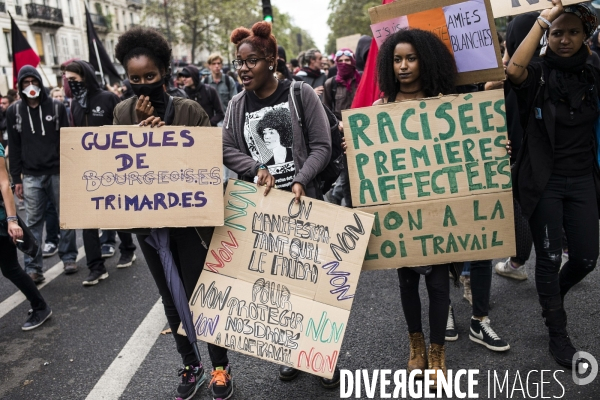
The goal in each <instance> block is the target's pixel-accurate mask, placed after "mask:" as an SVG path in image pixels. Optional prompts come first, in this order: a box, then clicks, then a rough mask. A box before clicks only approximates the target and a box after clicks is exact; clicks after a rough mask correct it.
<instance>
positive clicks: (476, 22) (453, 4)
mask: <svg viewBox="0 0 600 400" xmlns="http://www.w3.org/2000/svg"><path fill="white" fill-rule="evenodd" d="M369 14H370V17H371V22H372V25H371V30H372V31H373V37H374V38H375V40H376V42H377V44H378V45H379V46H381V44H382V43H383V42H384V41H385V40H386V39H387V38H388V37H389V36H390V35H392V34H394V33H395V32H397V31H398V30H400V29H407V28H417V29H422V30H426V31H429V32H432V33H433V34H435V35H436V36H438V37H439V38H440V39H441V40H442V42H444V43H445V44H446V46H447V47H448V49H449V50H450V52H451V53H452V54H453V55H454V59H455V61H456V67H457V69H458V82H457V84H458V85H465V84H469V83H478V82H486V81H494V80H502V79H504V68H503V66H502V61H501V59H500V44H499V43H498V37H497V34H496V26H495V24H494V19H493V16H492V11H491V6H490V0H432V1H422V0H403V1H397V2H393V3H390V4H386V5H383V6H379V7H374V8H371V9H369ZM390 62H391V60H390Z"/></svg>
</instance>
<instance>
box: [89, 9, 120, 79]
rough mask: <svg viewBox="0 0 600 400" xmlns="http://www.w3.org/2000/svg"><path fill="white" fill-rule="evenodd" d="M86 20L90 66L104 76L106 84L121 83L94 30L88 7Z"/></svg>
mask: <svg viewBox="0 0 600 400" xmlns="http://www.w3.org/2000/svg"><path fill="white" fill-rule="evenodd" d="M85 20H86V22H87V39H88V49H89V54H88V60H89V61H90V64H92V66H93V67H94V69H95V70H96V71H98V72H100V75H102V78H103V79H104V80H105V83H106V84H109V83H115V82H120V81H121V77H120V76H119V73H118V72H117V70H116V69H115V66H114V65H113V63H112V61H111V60H110V57H108V53H107V52H106V49H105V48H104V46H103V45H102V42H101V41H100V38H99V37H98V34H97V33H96V30H95V29H94V24H93V23H92V17H91V16H90V12H89V11H88V9H87V7H85Z"/></svg>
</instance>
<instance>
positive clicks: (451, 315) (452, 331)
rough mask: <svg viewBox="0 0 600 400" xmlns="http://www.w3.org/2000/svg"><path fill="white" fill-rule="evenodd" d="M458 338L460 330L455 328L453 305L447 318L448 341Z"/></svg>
mask: <svg viewBox="0 0 600 400" xmlns="http://www.w3.org/2000/svg"><path fill="white" fill-rule="evenodd" d="M457 339H458V332H456V329H455V328H454V310H453V309H452V306H450V307H449V309H448V319H447V320H446V341H447V342H454V341H455V340H457Z"/></svg>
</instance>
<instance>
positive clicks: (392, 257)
mask: <svg viewBox="0 0 600 400" xmlns="http://www.w3.org/2000/svg"><path fill="white" fill-rule="evenodd" d="M342 115H343V118H344V126H347V127H348V129H349V135H348V136H349V137H348V139H349V140H347V143H348V150H347V160H348V171H349V176H350V188H351V192H352V204H353V205H354V206H355V207H364V208H362V210H363V211H366V212H369V213H373V214H374V215H375V222H374V228H373V233H372V236H371V240H370V242H369V251H368V253H367V256H366V260H365V266H364V268H365V269H382V268H398V267H401V266H418V265H429V264H440V263H444V262H449V261H468V260H485V259H489V258H499V257H504V256H510V255H512V254H513V253H514V248H515V247H514V244H515V243H514V228H513V225H514V220H513V203H512V180H511V172H510V158H509V155H508V154H507V152H506V148H505V145H506V141H507V134H506V117H505V108H504V96H503V91H501V90H493V91H485V92H478V93H469V94H462V95H451V96H443V97H436V98H430V99H422V100H411V101H403V102H398V103H389V104H385V105H380V106H375V107H368V108H361V109H354V110H345V111H342ZM461 240H462V242H461ZM492 243H493V244H492ZM440 249H441V250H440ZM442 250H443V252H442Z"/></svg>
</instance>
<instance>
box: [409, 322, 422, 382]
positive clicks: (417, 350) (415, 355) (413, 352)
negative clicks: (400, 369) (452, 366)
mask: <svg viewBox="0 0 600 400" xmlns="http://www.w3.org/2000/svg"><path fill="white" fill-rule="evenodd" d="M408 336H409V338H410V359H409V360H408V373H409V374H410V373H411V371H413V370H415V369H420V370H421V374H419V375H415V377H417V378H420V379H423V372H424V371H425V369H426V368H427V359H426V358H425V353H426V351H425V337H423V333H422V332H416V333H409V334H408Z"/></svg>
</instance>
